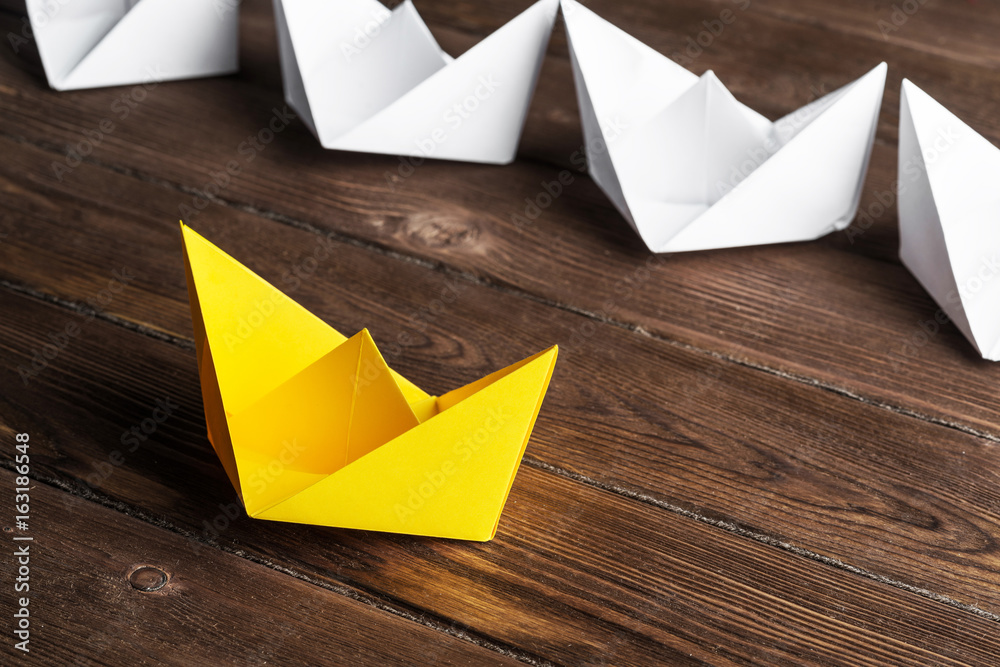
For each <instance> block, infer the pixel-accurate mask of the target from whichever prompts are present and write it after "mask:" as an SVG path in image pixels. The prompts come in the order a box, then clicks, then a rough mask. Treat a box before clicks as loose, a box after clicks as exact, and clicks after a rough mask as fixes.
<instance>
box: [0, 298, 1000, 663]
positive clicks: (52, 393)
mask: <svg viewBox="0 0 1000 667" xmlns="http://www.w3.org/2000/svg"><path fill="white" fill-rule="evenodd" d="M0 304H2V307H3V309H4V312H5V313H8V314H9V315H10V319H9V320H8V321H9V324H6V325H4V326H5V328H4V329H3V330H2V333H3V339H4V340H5V341H14V345H15V347H16V346H17V345H18V343H19V342H20V341H17V337H16V336H15V335H12V333H11V332H10V331H9V330H7V329H6V327H11V328H13V327H16V328H18V329H21V330H24V329H26V328H29V327H30V323H32V322H33V323H36V324H47V325H50V326H57V325H58V323H59V322H61V321H62V320H63V318H64V317H65V316H66V314H65V312H64V311H63V310H62V309H59V308H58V307H55V306H52V305H47V304H41V303H38V302H34V301H33V300H31V299H28V298H26V297H21V296H16V295H11V294H9V293H0ZM133 346H134V348H133ZM98 347H102V348H105V349H111V350H115V351H117V354H118V355H119V357H120V358H121V359H122V362H121V363H119V364H116V365H113V366H109V367H107V368H106V369H105V370H104V371H100V370H99V369H97V368H95V367H94V363H95V362H94V360H95V359H98V358H106V357H107V356H108V354H109V352H107V351H106V352H104V353H102V354H95V351H96V350H95V348H98ZM9 351H10V350H6V349H5V354H6V353H8V352H9ZM14 351H15V354H16V350H14ZM192 356H193V355H192V354H191V353H190V352H188V351H185V350H181V349H178V348H177V346H175V345H170V344H167V343H163V342H159V341H155V340H151V339H150V338H148V337H146V336H143V335H141V334H138V333H135V332H129V331H127V330H125V329H123V328H121V327H116V326H113V325H111V324H108V323H105V322H102V321H99V320H95V321H94V322H92V323H91V324H89V325H88V327H87V335H86V337H84V336H83V335H81V337H80V338H79V343H76V344H74V345H73V346H72V347H67V349H66V350H65V351H64V352H63V354H61V355H59V357H58V358H57V359H56V360H55V361H54V362H53V365H52V367H51V368H50V369H47V370H46V372H45V373H43V374H40V375H39V377H38V378H37V379H36V381H35V382H37V383H38V385H43V386H44V392H42V391H40V390H39V388H38V385H36V384H35V382H33V383H32V384H31V385H29V387H28V388H27V389H26V391H24V392H22V394H21V396H20V397H19V398H18V399H11V398H5V399H4V404H3V405H2V413H3V414H4V415H5V422H4V424H3V430H4V432H5V433H6V434H7V435H9V434H10V433H12V432H13V430H14V429H13V428H12V427H13V426H14V425H16V429H17V430H21V429H24V430H26V431H29V432H31V433H33V434H34V435H33V438H32V443H33V444H32V452H33V457H34V458H33V462H34V463H33V465H34V466H35V468H36V471H37V473H36V474H37V475H38V476H39V477H40V478H41V479H43V480H48V481H49V483H58V484H60V485H62V484H67V483H68V484H71V485H73V486H75V487H76V489H77V493H78V494H82V495H84V496H89V497H91V498H96V499H97V500H100V501H101V502H103V503H105V504H108V505H110V506H111V507H113V508H115V509H117V510H118V511H119V512H127V513H130V514H138V515H140V516H142V517H144V518H145V519H146V520H147V521H149V522H155V523H157V524H161V525H165V526H167V527H169V528H170V529H171V530H173V531H174V532H176V533H179V534H180V535H183V536H184V537H183V538H181V537H179V538H178V540H177V544H175V545H174V546H172V547H171V551H170V553H171V554H176V559H177V560H176V562H177V566H176V567H178V568H180V567H182V566H185V565H187V566H192V567H193V566H194V564H196V563H199V562H200V561H201V560H202V559H204V558H205V555H206V554H209V555H211V554H213V553H215V549H214V548H213V546H214V544H219V545H221V546H223V547H224V548H226V549H227V550H230V551H234V552H235V553H238V554H240V555H243V556H245V557H247V556H249V557H252V558H253V559H255V560H259V561H261V562H265V563H269V564H273V566H275V567H279V568H281V569H282V571H284V572H286V573H292V574H294V575H296V576H299V577H303V578H307V579H308V580H310V581H315V582H318V583H321V584H324V585H327V586H329V587H332V588H336V589H338V590H342V591H344V592H345V593H347V594H348V595H351V596H357V597H362V598H363V599H366V600H377V601H378V603H379V605H380V606H381V607H382V608H388V609H391V610H393V611H395V612H396V613H399V614H404V613H405V614H408V615H410V616H411V617H416V618H421V619H424V620H425V621H427V622H430V623H432V624H433V625H434V626H436V627H440V628H445V629H448V630H450V631H451V632H454V633H458V634H460V635H462V636H465V635H472V636H474V637H477V638H479V640H480V641H482V642H484V643H491V644H494V645H499V646H502V647H505V650H506V651H508V652H515V653H516V654H518V655H520V656H524V657H528V658H529V659H532V660H536V661H538V660H545V661H551V662H553V663H557V664H622V665H648V664H651V663H653V662H661V661H662V662H665V663H669V664H687V663H692V664H694V663H701V662H707V663H712V664H721V665H727V664H753V663H760V662H763V663H767V664H816V665H877V664H879V663H886V664H913V663H914V662H924V663H934V664H976V663H979V664H986V662H988V660H989V657H990V656H992V655H995V654H996V652H997V650H998V649H1000V639H997V637H996V636H995V633H992V628H993V627H994V622H993V621H991V620H987V619H986V618H980V617H979V616H976V615H973V614H970V613H969V612H968V611H962V610H959V609H956V608H953V607H950V606H947V605H945V604H941V603H939V602H935V601H932V600H929V599H927V598H925V597H922V596H917V595H913V594H912V593H908V592H906V591H903V590H900V589H898V588H896V587H894V586H889V585H885V584H880V583H876V582H874V581H872V580H871V579H869V578H864V577H859V576H857V575H855V574H852V573H850V572H846V571H843V570H841V569H838V568H832V567H829V565H827V564H824V563H820V562H816V561H815V560H813V559H812V558H807V557H803V556H800V555H796V554H793V553H789V552H788V551H786V550H784V549H776V548H774V546H773V545H769V544H764V543H761V542H760V541H757V540H752V539H747V538H746V537H745V536H742V535H739V534H735V533H734V532H732V531H729V530H720V529H719V527H717V526H714V525H710V524H708V523H707V522H704V521H692V520H691V519H690V517H688V516H683V515H680V514H678V513H677V512H675V511H668V510H667V508H663V507H658V506H656V505H654V504H651V503H648V502H636V501H635V500H634V499H633V498H631V497H628V496H627V495H623V494H621V493H613V492H610V491H608V490H602V489H598V488H594V487H593V486H592V485H589V484H581V483H580V482H578V481H576V480H574V479H570V478H567V477H566V476H563V475H556V474H553V473H551V472H549V471H547V470H544V469H537V468H536V467H535V466H527V467H524V468H523V469H522V471H521V474H520V475H519V476H518V478H517V479H516V480H515V484H514V488H513V489H512V491H511V496H510V499H509V501H508V506H507V509H506V511H505V514H504V517H503V519H502V521H501V529H500V532H499V533H498V537H497V538H496V539H495V540H494V541H492V542H489V543H469V542H462V541H449V540H435V539H429V538H419V537H409V536H405V535H387V534H378V533H368V532H363V531H350V530H338V529H330V528H321V527H312V526H301V525H295V524H282V523H277V522H265V521H256V520H252V519H248V518H247V517H246V516H245V515H243V514H242V513H241V512H240V513H239V516H238V518H235V519H229V518H228V515H229V514H231V513H233V510H234V509H236V507H235V505H234V497H233V493H232V491H231V489H230V487H228V484H227V481H226V479H225V475H224V474H223V473H222V471H221V469H220V466H219V464H218V463H217V461H216V460H215V457H214V454H213V453H212V451H211V448H210V446H209V445H208V444H207V442H205V440H204V437H203V436H199V433H200V431H201V429H202V428H203V423H202V420H201V418H200V405H199V404H198V402H197V401H191V400H189V394H190V392H196V391H197V389H196V387H197V381H196V378H195V377H194V374H193V373H192V372H190V368H189V367H190V365H191V364H190V358H191V357H192ZM133 365H136V366H138V368H136V367H134V366H133ZM140 378H146V379H145V380H144V381H143V380H140ZM0 379H2V380H4V381H7V380H8V379H9V378H8V377H7V376H6V374H4V376H2V377H0ZM124 387H128V392H127V395H116V392H118V391H121V390H122V389H123V388H124ZM36 393H42V394H43V396H44V399H41V400H39V399H38V398H36V396H35V394H36ZM172 396H180V398H177V399H176V400H177V402H178V404H179V407H178V408H176V409H175V410H174V411H173V412H172V414H171V416H170V417H169V418H168V419H167V420H166V421H164V422H163V423H162V424H161V425H160V426H159V427H158V428H157V429H156V430H155V431H154V432H153V433H152V434H150V435H149V437H148V439H147V440H146V441H144V442H143V443H142V444H141V446H140V447H138V448H137V450H136V451H135V452H127V453H124V454H123V456H124V459H125V460H124V462H123V463H121V464H120V465H117V466H113V467H112V468H111V469H110V472H109V471H108V470H107V469H106V468H107V467H106V466H103V465H102V464H103V463H105V462H107V461H110V460H112V457H113V456H114V455H113V454H112V453H111V452H112V451H114V450H115V449H118V450H120V451H124V450H123V449H122V447H123V446H122V444H121V438H120V436H121V435H123V434H122V433H121V432H120V431H121V430H122V429H123V427H122V424H123V423H128V422H129V421H132V422H133V423H135V424H139V423H141V422H142V421H143V420H144V419H146V418H148V417H149V415H150V414H151V411H152V410H153V407H154V406H155V405H157V404H162V403H168V404H169V399H170V397H172ZM42 410H44V411H45V414H40V412H42ZM52 413H58V414H60V415H61V416H62V418H61V420H60V422H59V424H51V423H48V422H47V419H46V418H47V414H52ZM550 419H551V418H550ZM8 420H9V421H8ZM8 439H9V438H8ZM532 446H535V445H534V443H533V445H532ZM66 471H71V472H70V473H69V474H67V473H66ZM61 496H62V497H61V499H60V501H59V503H60V505H61V507H57V509H58V510H59V511H61V513H62V516H61V517H60V516H59V514H58V513H57V512H54V511H53V512H42V513H41V515H40V516H38V517H36V518H35V519H34V521H33V523H34V524H38V525H40V526H47V525H58V524H60V518H62V523H66V517H70V518H72V519H73V521H71V522H70V523H75V522H76V520H77V517H87V518H86V519H83V520H82V522H83V523H84V525H86V526H88V528H87V534H94V533H96V534H99V535H103V534H104V531H103V529H102V527H101V525H99V524H98V525H97V526H94V524H93V521H92V520H90V518H89V513H90V512H92V511H93V510H92V509H91V508H92V503H91V502H90V501H88V500H84V499H82V498H81V497H80V496H79V495H73V496H71V495H69V494H67V493H64V492H63V493H62V494H61ZM78 513H80V514H78ZM223 516H227V519H225V520H222V519H220V517H223ZM118 521H119V523H120V522H122V521H124V519H118ZM213 526H214V528H213ZM122 530H123V533H124V534H126V535H135V534H137V533H138V534H142V535H143V536H144V537H143V540H144V541H148V540H146V537H147V532H146V531H147V529H146V528H143V529H140V528H138V527H136V528H134V529H131V530H130V529H129V528H127V527H125V528H123V529H122ZM80 539H83V538H80ZM52 542H55V540H52ZM130 560H136V558H132V559H130ZM143 560H146V561H150V562H151V563H152V564H154V565H155V564H157V563H159V562H160V561H158V560H155V559H151V558H150V557H148V556H147V557H144V558H143ZM170 562H171V563H173V562H174V561H173V560H171V561H170ZM209 565H210V563H209ZM44 567H45V566H44V565H43V568H44ZM198 567H202V565H199V566H198ZM205 567H208V565H205ZM43 571H46V570H44V569H43ZM236 574H239V571H237V572H236ZM66 576H67V578H68V580H69V581H75V577H74V575H72V574H71V573H67V575H66ZM215 590H216V591H219V592H221V591H224V590H226V588H225V587H219V588H216V589H215ZM262 590H267V591H269V593H270V589H269V588H268V587H266V586H264V587H262ZM43 599H44V598H43ZM107 604H108V606H109V607H112V608H115V605H114V604H113V603H112V602H108V603H107ZM195 604H196V603H195ZM203 604H204V605H205V606H209V607H210V606H211V605H212V603H211V602H210V601H206V602H204V603H203ZM276 604H278V605H279V606H280V605H281V604H283V600H282V599H281V598H280V597H279V598H278V600H277V602H276ZM284 604H287V603H284ZM288 622H289V624H290V625H291V627H292V628H293V629H294V633H296V634H297V633H299V632H306V628H303V627H302V623H304V622H305V620H304V619H302V620H300V619H297V618H296V617H295V616H292V617H291V618H290V619H289V621H288ZM307 627H308V626H307ZM233 634H234V635H237V636H243V635H242V633H239V632H236V631H235V629H234V630H233ZM817 637H823V641H822V642H817V641H816V638H817ZM278 662H279V664H282V663H283V662H284V661H282V660H278Z"/></svg>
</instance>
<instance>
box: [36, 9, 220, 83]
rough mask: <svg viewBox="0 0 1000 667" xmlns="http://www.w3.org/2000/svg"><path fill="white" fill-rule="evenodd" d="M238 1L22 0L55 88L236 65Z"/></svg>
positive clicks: (211, 72)
mask: <svg viewBox="0 0 1000 667" xmlns="http://www.w3.org/2000/svg"><path fill="white" fill-rule="evenodd" d="M237 5H238V0H58V1H54V0H27V11H28V18H29V20H30V21H31V29H32V31H33V32H34V34H35V39H36V42H37V44H38V53H39V56H40V57H41V60H42V66H43V67H44V68H45V76H46V78H48V81H49V85H50V86H52V87H53V88H55V89H56V90H76V89H79V88H99V87H102V86H120V85H131V84H139V83H142V84H147V85H148V84H150V83H158V82H160V81H169V80H172V79H191V78H196V77H205V76H218V75H221V74H231V73H233V72H235V71H236V70H237V69H238V65H239V63H238V61H237V52H238V51H237V48H238V47H237V32H238V27H239V9H238V6H237Z"/></svg>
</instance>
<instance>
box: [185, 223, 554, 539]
mask: <svg viewBox="0 0 1000 667" xmlns="http://www.w3.org/2000/svg"><path fill="white" fill-rule="evenodd" d="M182 235H183V240H184V257H185V267H186V275H187V283H188V291H189V296H190V304H191V315H192V320H193V322H194V332H195V340H196V349H197V354H198V365H199V369H200V377H201V385H202V395H203V400H204V405H205V419H206V423H207V427H208V433H209V439H210V441H211V443H212V446H213V448H214V449H215V451H216V453H217V455H218V456H219V460H220V461H221V462H222V464H223V467H224V468H225V470H226V473H227V475H228V476H229V478H230V481H231V482H232V483H233V486H234V487H235V488H236V489H237V491H238V492H239V494H240V498H241V500H242V502H243V504H244V506H245V507H246V510H247V514H249V515H250V516H252V517H255V518H261V519H272V520H279V521H292V522H299V523H312V524H320V525H329V526H337V527H344V528H358V529H366V530H377V531H388V532H401V533H409V534H416V535H430V536H436V537H452V538H461V539H470V540H488V539H491V538H492V537H493V535H494V534H495V532H496V529H497V523H498V521H499V517H500V513H501V511H502V509H503V505H504V503H505V501H506V498H507V494H508V493H509V491H510V487H511V484H512V483H513V479H514V475H515V474H516V472H517V468H518V466H519V464H520V461H521V457H522V456H523V454H524V449H525V447H526V445H527V441H528V438H529V436H530V434H531V431H532V428H533V426H534V423H535V419H536V418H537V416H538V412H539V409H540V407H541V402H542V399H543V397H544V395H545V392H546V389H547V387H548V383H549V380H550V378H551V376H552V370H553V367H554V364H555V360H556V354H557V348H556V347H552V348H549V349H548V350H545V351H543V352H540V353H538V354H536V355H534V356H531V357H529V358H527V359H525V360H523V361H521V362H518V363H516V364H513V365H511V366H509V367H507V368H505V369H503V370H501V371H497V372H495V373H493V374H491V375H488V376H486V377H484V378H482V379H480V380H477V381H475V382H473V383H471V384H469V385H467V386H465V387H462V388H459V389H455V390H453V391H450V392H448V393H446V394H444V395H442V396H431V395H429V394H427V393H426V392H424V391H423V390H421V389H420V388H418V387H417V386H416V385H414V384H413V383H411V382H409V381H408V380H406V379H405V378H403V377H402V376H400V375H399V374H398V373H396V372H395V371H393V370H392V369H391V368H389V366H388V365H387V364H386V362H385V359H384V358H383V357H382V355H381V353H380V352H379V350H378V348H377V346H376V345H375V342H374V341H373V339H372V337H371V335H370V334H369V333H368V331H367V330H366V329H364V330H362V331H360V332H359V333H357V334H355V335H354V336H352V337H350V338H346V337H345V336H343V335H341V334H340V333H338V332H337V331H335V330H334V329H333V328H331V327H329V326H328V325H327V324H325V323H324V322H322V321H321V320H320V319H319V318H317V317H316V316H315V315H313V314H312V313H310V312H309V311H307V310H305V309H304V308H303V307H302V306H300V305H299V304H297V303H295V302H294V301H292V300H291V299H289V298H288V297H287V296H285V295H284V294H282V293H281V292H280V291H278V290H277V289H275V288H274V287H273V286H271V285H270V284H268V283H267V282H266V281H264V280H263V279H261V278H260V277H258V276H257V275H255V274H254V273H252V272H251V271H250V270H249V269H247V268H246V267H244V266H243V265H242V264H240V263H239V262H237V261H236V260H234V259H233V258H231V257H230V256H229V255H227V254H225V253H224V252H222V251H221V250H219V249H218V248H217V247H215V246H214V245H212V244H211V243H209V242H208V241H207V240H205V239H204V238H203V237H201V236H199V235H198V234H197V233H195V232H194V231H193V230H191V229H190V228H189V227H187V226H184V225H183V224H182Z"/></svg>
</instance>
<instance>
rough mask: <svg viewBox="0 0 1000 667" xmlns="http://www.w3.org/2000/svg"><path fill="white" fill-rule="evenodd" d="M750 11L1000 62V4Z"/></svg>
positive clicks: (796, 6) (856, 0)
mask: <svg viewBox="0 0 1000 667" xmlns="http://www.w3.org/2000/svg"><path fill="white" fill-rule="evenodd" d="M729 1H730V0H716V4H718V5H719V6H720V7H725V5H726V3H727V2H729ZM740 4H743V0H740ZM748 10H749V11H753V12H759V13H763V14H772V15H775V16H779V17H781V18H785V19H788V20H791V21H795V22H797V23H802V22H804V23H810V24H817V25H821V26H823V27H824V28H827V29H833V30H840V31H844V32H847V33H851V34H859V35H864V36H866V37H869V38H870V39H872V40H874V41H886V42H889V43H891V44H898V45H901V46H905V47H907V48H910V49H915V50H918V51H925V52H927V53H930V54H932V55H934V56H936V57H939V58H942V59H950V60H955V61H959V62H962V63H971V64H974V65H982V66H984V67H993V68H996V67H997V66H1000V49H998V48H997V40H996V35H997V34H998V31H1000V7H998V6H997V4H996V3H992V2H980V1H979V0H967V1H966V2H947V1H946V0H910V1H909V2H906V1H904V0H898V1H897V2H869V1H867V0H848V1H847V2H843V1H842V2H817V1H814V0H798V1H794V0H754V2H753V6H752V8H748Z"/></svg>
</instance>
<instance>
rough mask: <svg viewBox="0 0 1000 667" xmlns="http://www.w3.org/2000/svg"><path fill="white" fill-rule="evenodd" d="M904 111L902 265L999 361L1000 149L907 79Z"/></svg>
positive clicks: (985, 353) (902, 103)
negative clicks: (999, 183) (998, 184)
mask: <svg viewBox="0 0 1000 667" xmlns="http://www.w3.org/2000/svg"><path fill="white" fill-rule="evenodd" d="M899 105H900V109H899V200H898V207H899V236H900V248H899V256H900V259H902V261H903V264H905V265H906V267H907V268H908V269H909V270H910V272H911V273H913V275H914V276H916V278H917V280H919V281H920V283H921V284H922V285H923V286H924V289H926V290H927V291H928V292H929V293H930V295H931V296H932V297H934V300H935V301H937V303H938V305H939V306H940V307H941V310H943V311H944V312H945V313H946V314H947V315H948V317H949V318H950V319H951V321H952V322H954V323H955V325H956V326H957V327H958V328H959V329H960V330H961V331H962V333H963V334H965V337H966V338H968V339H969V341H970V342H971V343H972V344H973V345H975V346H976V350H978V351H979V354H980V355H982V356H983V357H984V358H986V359H989V360H991V361H1000V189H998V188H997V182H998V181H1000V149H998V148H997V147H996V146H994V145H993V144H991V143H990V142H989V141H987V140H986V139H985V138H983V137H982V136H981V135H979V134H978V133H977V132H976V131H975V130H973V129H972V128H971V127H969V126H968V125H966V124H965V123H963V122H962V121H961V120H959V119H958V118H957V117H956V116H955V115H954V114H952V113H951V112H950V111H948V110H947V109H945V108H944V107H943V106H941V104H939V103H938V102H936V101H935V100H934V99H933V98H932V97H931V96H930V95H928V94H927V93H925V92H924V91H922V90H920V89H919V88H917V87H916V86H915V85H913V83H911V82H910V81H908V80H906V79H904V80H903V87H902V92H901V94H900V101H899Z"/></svg>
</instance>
